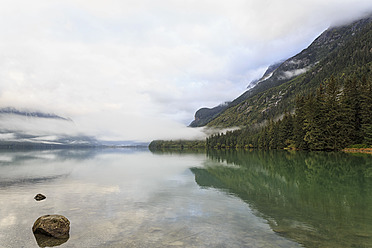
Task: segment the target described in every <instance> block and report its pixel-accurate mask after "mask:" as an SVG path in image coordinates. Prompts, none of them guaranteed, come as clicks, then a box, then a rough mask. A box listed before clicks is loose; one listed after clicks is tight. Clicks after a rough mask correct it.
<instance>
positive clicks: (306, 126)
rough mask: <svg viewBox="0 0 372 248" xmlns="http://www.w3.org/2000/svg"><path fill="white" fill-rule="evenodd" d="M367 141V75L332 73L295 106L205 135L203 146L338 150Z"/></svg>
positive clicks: (370, 103)
mask: <svg viewBox="0 0 372 248" xmlns="http://www.w3.org/2000/svg"><path fill="white" fill-rule="evenodd" d="M351 145H356V146H360V147H368V146H372V78H371V76H370V73H367V74H365V75H363V76H360V77H357V76H355V75H354V76H351V77H344V78H342V77H338V78H336V77H334V76H331V77H330V78H329V79H328V80H326V81H325V82H324V83H322V84H321V85H320V86H319V87H318V88H317V89H316V91H315V92H312V93H310V94H307V95H302V96H299V97H297V98H296V107H295V112H294V113H290V112H289V111H287V112H286V113H285V114H284V116H283V117H282V118H280V119H279V120H273V119H271V120H268V121H267V123H266V125H264V126H263V127H261V128H257V127H256V128H253V127H245V128H242V129H239V130H235V131H228V132H226V133H224V134H223V133H218V134H215V135H212V136H210V137H208V138H207V139H206V147H207V148H259V149H299V150H340V149H343V148H345V147H348V146H351Z"/></svg>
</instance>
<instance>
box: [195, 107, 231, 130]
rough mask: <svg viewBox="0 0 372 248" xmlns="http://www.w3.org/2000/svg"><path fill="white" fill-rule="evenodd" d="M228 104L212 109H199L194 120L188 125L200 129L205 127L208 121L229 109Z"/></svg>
mask: <svg viewBox="0 0 372 248" xmlns="http://www.w3.org/2000/svg"><path fill="white" fill-rule="evenodd" d="M229 104H230V103H229V102H226V103H223V104H220V105H218V106H216V107H214V108H201V109H199V110H198V111H196V113H195V119H194V120H193V121H192V122H191V123H190V127H201V126H204V125H206V124H207V123H208V122H209V121H211V120H213V119H214V118H215V117H217V115H218V114H220V113H221V112H223V111H224V110H225V109H226V108H227V107H229Z"/></svg>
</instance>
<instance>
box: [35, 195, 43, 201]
mask: <svg viewBox="0 0 372 248" xmlns="http://www.w3.org/2000/svg"><path fill="white" fill-rule="evenodd" d="M45 198H46V196H45V195H43V194H37V195H36V196H35V197H34V199H35V200H36V201H41V200H44V199H45Z"/></svg>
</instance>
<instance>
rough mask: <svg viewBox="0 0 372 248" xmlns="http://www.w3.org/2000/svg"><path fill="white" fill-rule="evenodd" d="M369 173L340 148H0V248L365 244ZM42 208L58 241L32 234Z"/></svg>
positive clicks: (362, 160) (371, 201) (371, 199)
mask: <svg viewBox="0 0 372 248" xmlns="http://www.w3.org/2000/svg"><path fill="white" fill-rule="evenodd" d="M190 168H192V169H191V170H190ZM371 168H372V165H371V157H364V156H354V155H347V154H340V153H337V154H330V153H327V154H324V153H294V154H292V153H288V152H276V153H274V152H269V153H268V152H209V153H207V154H205V153H188V154H184V153H151V152H149V151H148V150H147V149H145V150H141V149H103V150H100V149H86V150H49V151H37V150H33V151H13V152H9V151H3V152H0V204H1V207H0V247H1V248H2V247H5V248H12V247H39V245H40V246H45V245H46V246H52V245H58V247H301V246H305V247H371V246H372V240H371V236H372V233H371V232H372V226H371V225H372V224H371V223H372V217H371V215H372V211H371V210H372V195H371V194H372V182H371V178H372V169H371ZM38 193H42V194H44V195H45V196H46V197H47V198H46V199H45V200H43V201H39V202H38V201H35V200H34V196H35V195H36V194H38ZM45 214H61V215H64V216H66V217H67V218H68V219H69V220H70V222H71V229H70V238H69V239H68V240H66V242H64V243H63V242H61V243H59V244H56V243H54V244H46V243H40V242H41V241H40V242H39V240H36V239H35V237H34V235H33V233H32V230H31V228H32V225H33V223H34V221H35V219H37V218H38V217H40V216H42V215H45ZM44 241H45V240H42V242H44ZM45 242H46V241H45ZM38 244H39V245H38Z"/></svg>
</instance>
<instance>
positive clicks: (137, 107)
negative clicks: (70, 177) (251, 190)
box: [0, 0, 372, 141]
mask: <svg viewBox="0 0 372 248" xmlns="http://www.w3.org/2000/svg"><path fill="white" fill-rule="evenodd" d="M1 3H2V4H1V9H0V35H1V39H0V53H1V56H0V107H8V106H12V107H16V108H19V109H28V110H39V111H44V112H50V113H55V114H59V115H62V116H65V117H71V118H72V119H73V120H74V123H75V125H76V128H77V129H79V130H80V131H84V132H86V133H88V134H94V135H97V136H98V137H99V138H103V139H116V140H140V141H149V140H152V139H159V138H173V139H174V138H177V137H189V138H194V137H196V136H200V130H198V129H190V128H185V126H187V125H188V124H189V123H190V122H191V121H192V119H193V115H194V113H195V111H196V110H197V109H198V108H200V107H213V106H215V105H217V104H219V103H221V102H224V101H228V100H233V99H234V98H236V97H237V96H239V95H240V94H241V93H242V92H244V90H245V89H246V87H247V85H248V84H249V82H250V81H251V80H253V79H256V78H258V77H259V76H260V75H261V74H262V73H263V72H264V71H265V69H266V67H267V66H268V65H269V64H271V63H273V62H276V61H278V60H280V59H283V58H288V57H290V56H293V55H295V54H296V53H298V52H300V51H301V50H302V49H304V48H306V47H307V46H308V45H309V44H310V43H311V41H312V40H313V39H314V38H316V37H317V36H318V35H319V34H320V33H321V32H322V31H324V30H325V29H326V28H327V27H328V26H330V25H332V24H340V23H342V22H346V21H350V20H352V19H354V18H356V17H360V16H361V15H363V14H365V13H366V12H367V11H368V10H369V11H371V10H372V1H370V0H327V1H324V0H282V1H278V0H277V1H274V0H231V1H222V0H221V1H219V0H208V1H203V0H182V1H181V0H180V1H178V0H157V1H154V0H135V1H134V0H133V1H132V0H130V1H129V0H105V1H98V0H60V1H59V0H33V1H28V0H11V1H8V0H2V1H1Z"/></svg>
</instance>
